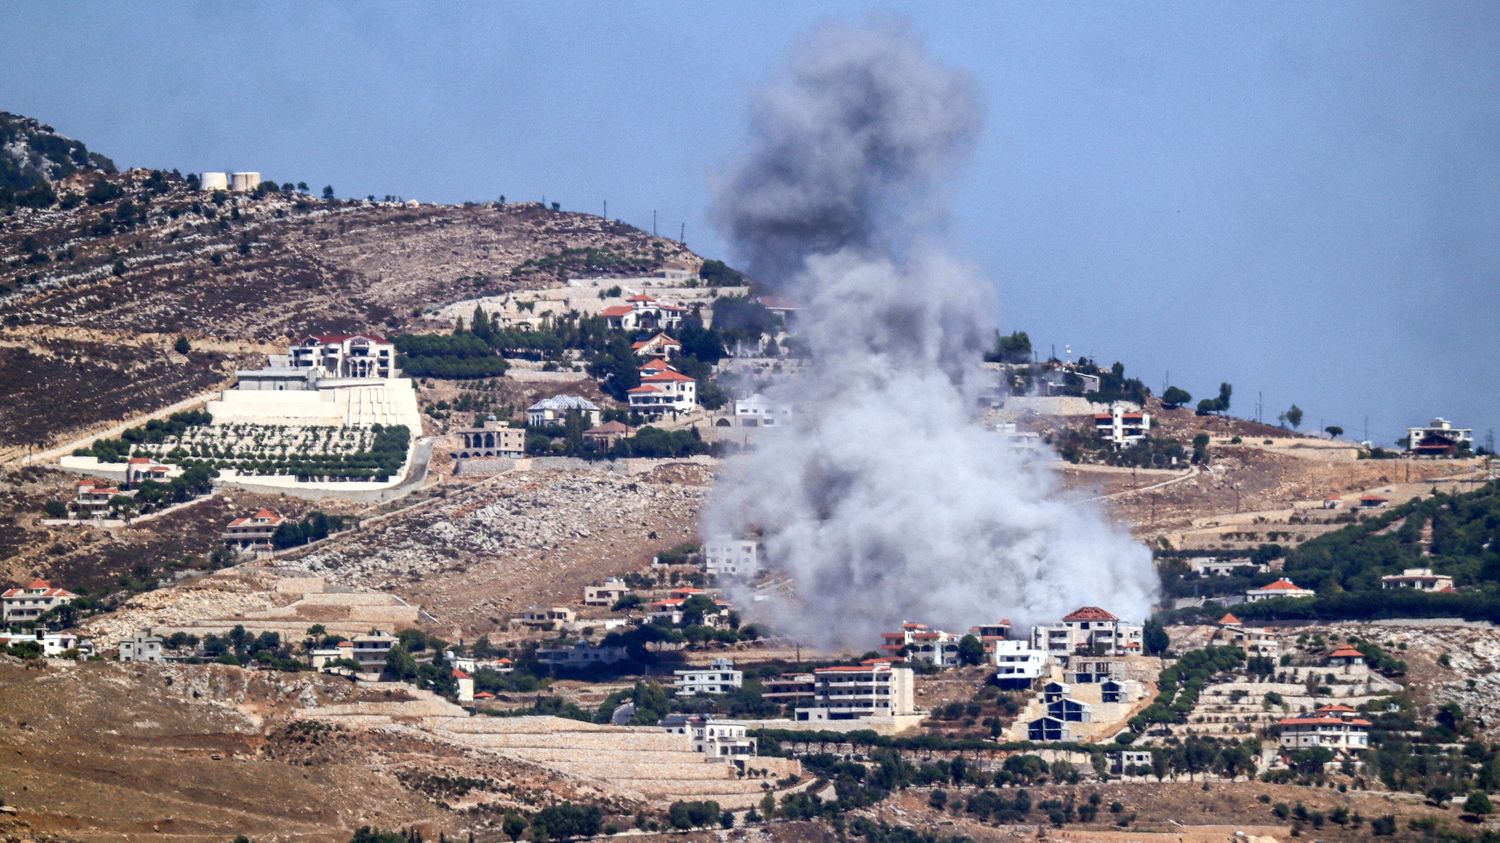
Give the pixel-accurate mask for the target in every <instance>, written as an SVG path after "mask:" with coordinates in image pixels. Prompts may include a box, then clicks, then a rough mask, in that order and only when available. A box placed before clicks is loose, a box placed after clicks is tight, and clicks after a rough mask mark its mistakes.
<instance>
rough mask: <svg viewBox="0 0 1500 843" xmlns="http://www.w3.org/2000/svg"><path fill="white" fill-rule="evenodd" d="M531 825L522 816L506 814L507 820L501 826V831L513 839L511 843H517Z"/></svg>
mask: <svg viewBox="0 0 1500 843" xmlns="http://www.w3.org/2000/svg"><path fill="white" fill-rule="evenodd" d="M529 824H530V823H527V822H526V818H525V817H523V816H521V815H520V814H506V815H505V820H504V821H503V822H502V823H501V824H500V830H501V831H502V832H504V833H505V836H506V837H509V838H510V839H511V843H515V841H517V840H520V839H521V835H523V834H525V833H526V826H528V825H529Z"/></svg>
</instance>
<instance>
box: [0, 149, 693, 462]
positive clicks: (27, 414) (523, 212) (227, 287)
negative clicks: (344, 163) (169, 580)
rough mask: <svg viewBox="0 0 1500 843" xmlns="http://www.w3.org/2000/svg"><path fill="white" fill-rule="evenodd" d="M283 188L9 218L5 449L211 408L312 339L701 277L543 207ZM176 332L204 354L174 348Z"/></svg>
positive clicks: (146, 189) (68, 184)
mask: <svg viewBox="0 0 1500 843" xmlns="http://www.w3.org/2000/svg"><path fill="white" fill-rule="evenodd" d="M49 160H50V159H49ZM272 188H273V185H270V184H267V185H263V189H262V190H260V191H258V192H257V193H254V194H227V193H223V192H218V193H205V192H202V191H198V190H196V189H194V187H193V185H192V183H191V182H190V181H188V180H186V179H183V178H181V177H179V176H177V175H175V174H172V173H162V172H159V171H144V170H132V171H129V172H126V173H120V174H107V173H103V172H96V171H91V172H84V171H79V170H75V171H73V172H71V173H70V174H68V175H65V176H63V177H61V178H60V179H58V180H57V182H56V183H55V184H54V185H53V189H55V191H56V195H57V198H56V200H55V201H52V202H50V203H48V204H47V205H46V207H11V208H9V209H8V211H7V213H6V214H5V215H4V216H0V372H4V373H5V375H4V376H3V377H4V380H3V382H0V394H3V395H4V396H5V398H6V399H7V400H6V401H4V402H0V449H3V448H4V446H7V445H9V446H12V448H15V447H17V446H34V445H37V444H51V443H56V442H58V441H67V440H68V439H70V438H72V437H73V436H74V435H76V434H78V433H81V432H85V431H91V430H96V429H98V428H99V427H101V426H103V425H106V424H107V423H108V422H111V421H115V420H120V419H123V418H128V417H130V416H133V415H134V414H137V413H140V412H145V411H149V410H153V409H155V408H159V407H162V406H165V405H166V404H169V403H172V402H173V401H178V400H182V399H184V398H188V397H191V396H193V395H196V394H199V393H201V392H203V391H205V390H207V389H210V388H213V387H214V386H216V385H218V384H220V383H222V382H223V381H225V380H226V379H227V378H228V376H229V375H230V373H231V372H232V370H233V369H234V368H235V366H236V365H240V364H242V363H244V362H246V361H245V359H243V358H244V357H245V356H246V355H248V356H249V359H251V360H253V359H256V358H258V357H259V355H261V354H264V353H265V352H266V351H268V350H274V349H275V348H276V347H278V346H279V345H280V344H282V343H283V342H284V341H285V340H286V339H287V338H289V337H292V336H294V335H298V334H302V333H304V332H307V331H312V330H322V331H354V330H380V331H400V330H402V329H403V328H405V327H406V326H408V325H409V324H411V323H412V322H414V321H419V320H420V319H421V317H422V314H423V312H424V311H425V310H428V309H430V308H433V307H436V306H439V305H443V304H447V303H451V302H454V301H459V300H462V299H465V298H470V297H474V296H478V295H496V294H503V293H506V292H509V291H512V290H520V289H531V288H536V287H541V286H546V285H549V284H554V283H557V282H558V281H560V280H564V279H566V278H569V277H574V276H579V275H590V276H598V275H616V276H625V275H639V274H647V273H651V272H654V271H656V270H658V269H661V268H663V267H664V266H669V265H671V266H681V267H685V268H689V269H695V268H696V267H697V266H698V265H699V264H700V263H701V260H700V259H699V258H697V257H696V256H695V255H693V254H692V253H691V252H689V251H687V250H686V249H685V248H684V247H682V246H681V245H680V244H677V243H675V242H673V241H669V240H664V239H661V238H657V237H652V236H651V235H648V234H646V233H644V232H642V231H639V230H638V229H635V228H632V227H630V226H627V225H624V224H621V223H617V222H610V221H608V220H605V219H602V218H600V217H597V216H592V215H586V214H574V213H567V212H559V211H552V210H548V209H545V208H543V207H542V206H540V205H537V204H535V203H529V204H512V205H505V206H499V205H494V204H485V205H474V204H467V205H463V206H446V205H415V204H414V203H397V202H367V201H363V200H354V201H345V200H327V201H325V200H323V199H318V198H313V197H311V196H308V195H305V194H304V193H301V192H298V191H296V190H293V189H291V188H290V186H288V187H287V188H286V189H285V190H281V189H272ZM179 334H181V335H186V336H187V337H189V339H191V340H192V341H193V351H192V353H190V354H189V355H185V356H184V355H179V354H176V353H174V352H173V351H172V348H171V346H172V343H173V341H174V340H175V338H176V337H177V336H178V335H179ZM3 456H7V455H6V454H0V457H3ZM9 456H14V454H13V453H12V454H9Z"/></svg>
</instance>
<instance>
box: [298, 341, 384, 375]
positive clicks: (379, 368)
mask: <svg viewBox="0 0 1500 843" xmlns="http://www.w3.org/2000/svg"><path fill="white" fill-rule="evenodd" d="M290 364H291V368H293V369H304V370H306V369H312V370H315V371H320V372H321V373H326V374H327V375H328V376H329V377H334V378H383V379H390V378H395V377H399V376H400V373H399V372H398V371H397V369H396V346H395V345H394V344H392V343H391V342H389V341H388V340H386V339H385V338H384V337H381V336H377V335H375V334H313V335H310V336H307V337H304V338H303V339H302V341H301V342H299V343H297V344H296V345H293V346H292V347H291V359H290Z"/></svg>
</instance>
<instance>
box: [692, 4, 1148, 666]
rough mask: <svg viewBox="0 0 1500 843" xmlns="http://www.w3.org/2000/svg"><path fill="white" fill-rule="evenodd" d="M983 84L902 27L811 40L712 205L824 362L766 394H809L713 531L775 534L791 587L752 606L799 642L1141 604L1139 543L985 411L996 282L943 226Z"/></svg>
mask: <svg viewBox="0 0 1500 843" xmlns="http://www.w3.org/2000/svg"><path fill="white" fill-rule="evenodd" d="M979 123H980V120H979V108H978V106H977V103H976V98H975V96H974V94H973V92H972V86H971V85H970V83H969V81H968V79H967V78H966V77H965V76H963V75H962V74H960V73H958V72H956V71H954V70H951V69H948V68H945V67H943V66H941V65H939V64H938V63H937V62H935V61H934V60H933V59H932V58H931V57H930V56H929V55H928V54H927V53H926V51H925V50H924V49H923V47H922V46H921V45H920V44H919V43H918V42H917V41H916V39H915V38H914V37H913V36H911V35H910V34H909V33H908V32H907V31H905V30H903V29H901V28H899V27H891V26H879V27H871V28H857V29H855V28H832V29H825V30H822V31H820V32H818V33H817V34H816V35H815V36H814V37H813V38H812V39H811V40H810V41H809V42H808V43H807V44H806V45H805V46H804V47H803V48H802V49H801V50H800V51H799V52H798V53H797V54H796V55H795V56H794V58H793V61H792V63H791V66H790V69H789V71H788V72H787V73H786V74H785V76H784V77H782V78H781V79H779V80H778V81H777V82H775V83H774V84H773V85H772V86H771V87H770V88H769V90H767V91H766V92H765V93H764V96H763V97H762V98H761V99H760V100H759V103H758V105H757V107H756V110H755V112H754V119H753V121H752V124H753V129H752V134H753V145H752V147H751V149H750V152H749V154H748V155H747V157H746V158H745V159H744V160H743V161H742V162H740V163H739V164H738V166H737V167H735V168H733V169H732V171H731V172H730V173H729V174H728V175H727V177H725V178H723V179H722V180H720V181H719V182H718V184H717V186H716V197H715V200H716V215H717V219H718V220H719V221H720V224H721V225H722V226H723V227H724V228H725V230H726V231H727V232H728V234H729V236H730V237H731V238H732V242H733V244H734V247H735V249H736V250H737V252H738V256H739V257H740V258H741V259H742V260H743V261H745V262H746V264H747V266H748V267H749V268H750V270H751V272H752V274H754V275H755V276H756V277H757V278H758V279H759V280H762V281H764V282H769V283H771V284H772V285H773V286H776V287H777V288H778V289H780V290H782V291H783V292H784V293H786V294H787V295H789V296H790V297H792V298H794V299H796V300H797V302H798V304H799V305H800V306H801V310H800V312H799V313H798V315H797V319H796V323H795V333H796V335H797V336H798V337H800V338H801V339H802V340H803V341H804V342H805V343H806V345H807V348H808V351H809V352H810V355H811V362H810V364H809V366H808V367H807V368H806V369H805V370H804V371H803V372H801V373H800V374H797V375H795V376H792V377H788V378H784V379H782V380H780V381H779V382H778V383H776V384H775V385H774V386H772V387H771V388H770V389H769V390H768V396H769V397H770V398H771V399H773V400H776V401H784V402H789V403H792V404H794V405H795V406H796V408H797V415H796V417H795V420H794V424H793V425H792V426H791V427H788V428H786V429H783V430H778V431H775V432H772V431H769V430H768V431H766V433H767V434H769V435H766V436H762V438H761V441H760V443H759V446H758V447H757V448H756V449H754V450H752V451H749V452H747V453H745V454H742V455H739V456H736V457H734V458H733V459H731V460H728V461H727V462H726V464H725V466H724V468H723V471H722V472H721V475H720V477H719V480H718V483H717V485H716V486H715V489H714V492H713V494H712V495H711V496H710V499H709V501H708V503H707V506H706V508H705V511H704V516H703V523H702V532H703V535H704V536H705V537H706V538H714V537H725V536H737V535H745V534H746V533H747V532H748V531H749V530H751V529H752V528H754V529H758V530H759V531H760V532H761V535H762V536H763V539H764V543H765V549H766V558H767V559H768V561H769V562H770V564H771V565H773V566H775V567H776V568H778V569H779V570H780V571H781V572H782V573H784V574H785V576H786V577H787V579H788V580H789V585H790V587H791V589H792V590H793V591H794V592H795V595H796V596H795V597H794V598H793V599H791V600H786V601H780V600H773V601H767V602H766V603H746V604H744V605H746V608H747V610H748V611H749V612H750V613H751V615H752V616H758V617H760V618H761V619H764V620H768V621H770V622H771V623H772V624H773V625H774V626H775V627H776V628H777V629H778V630H779V631H782V632H785V633H787V634H790V635H793V636H796V637H798V638H800V639H802V640H806V641H809V642H814V643H821V644H826V645H830V646H847V647H852V648H856V649H862V648H865V647H869V646H872V644H873V643H874V636H875V635H876V634H877V633H878V632H879V631H881V629H882V628H890V626H891V625H892V624H895V623H898V622H900V621H901V620H903V619H911V620H922V621H926V622H931V623H936V624H943V625H945V626H947V627H949V628H953V629H959V630H962V629H966V628H967V627H968V626H969V625H973V624H977V623H981V622H986V621H994V620H996V619H998V618H1001V617H1009V618H1011V619H1012V620H1013V621H1015V622H1016V623H1017V624H1019V625H1023V626H1030V625H1033V624H1036V623H1045V622H1050V621H1054V620H1055V619H1057V618H1058V617H1059V616H1061V615H1062V614H1065V613H1067V612H1068V611H1071V610H1072V609H1074V608H1076V607H1078V606H1079V605H1084V604H1097V605H1101V606H1104V607H1106V608H1109V609H1110V610H1112V611H1114V612H1115V613H1116V614H1118V615H1120V616H1122V617H1125V618H1130V619H1136V620H1139V619H1141V618H1143V617H1144V616H1145V615H1146V614H1147V613H1148V612H1149V611H1150V607H1151V604H1152V602H1153V600H1154V597H1155V594H1156V590H1157V582H1158V581H1157V577H1156V574H1155V572H1154V570H1153V568H1152V564H1151V558H1150V554H1149V553H1148V551H1147V550H1146V549H1145V548H1143V547H1142V546H1140V545H1139V544H1137V543H1135V542H1134V541H1132V540H1131V539H1130V537H1129V535H1128V534H1126V533H1125V532H1124V531H1122V530H1120V529H1119V528H1117V527H1115V526H1113V525H1111V524H1110V523H1109V522H1108V520H1107V519H1106V518H1105V517H1104V516H1103V515H1102V514H1101V513H1100V512H1099V511H1098V510H1097V509H1095V508H1094V507H1093V506H1092V505H1090V504H1088V503H1086V502H1084V501H1081V500H1078V499H1069V498H1068V497H1067V496H1065V495H1063V494H1062V490H1061V488H1060V486H1059V483H1058V480H1057V477H1056V476H1055V473H1054V472H1053V470H1052V469H1051V468H1049V467H1048V466H1047V465H1046V464H1045V463H1043V462H1041V461H1038V460H1034V459H1032V458H1029V457H1027V456H1024V455H1023V454H1021V453H1019V452H1016V451H1013V450H1010V449H1006V448H1004V447H1002V444H1001V442H1000V440H999V437H998V436H997V435H996V434H995V433H994V432H992V431H987V430H985V429H984V427H983V426H982V424H981V422H980V419H979V417H978V412H977V409H976V408H977V406H978V397H979V393H980V390H981V388H982V387H983V386H984V385H986V384H992V383H993V382H994V380H995V378H994V376H993V374H990V375H986V373H985V372H984V371H983V369H982V367H981V365H980V364H981V359H982V352H983V349H984V347H985V346H986V345H987V344H988V343H989V342H991V341H992V338H993V336H994V330H995V327H996V325H995V322H994V315H995V314H996V313H997V311H998V307H997V302H996V300H995V294H994V286H993V285H992V284H991V283H989V282H988V281H987V280H986V279H985V278H984V277H983V275H982V274H981V273H979V272H977V271H976V270H975V269H974V268H973V267H971V266H969V265H968V264H966V263H964V262H963V261H960V260H958V259H956V258H954V257H952V256H950V255H948V254H946V253H945V252H944V251H943V249H942V248H941V247H940V246H939V245H938V243H937V242H936V241H935V237H934V235H933V233H932V232H931V231H930V229H932V228H933V227H934V226H933V225H932V223H933V222H934V220H935V219H936V216H935V214H934V203H935V198H936V196H937V192H938V189H939V188H940V187H941V186H942V184H943V182H944V180H945V179H946V178H947V177H948V176H950V175H951V174H952V171H953V168H954V165H955V164H957V163H959V162H961V161H962V159H963V158H964V157H965V154H966V152H967V151H968V148H969V146H970V142H971V140H972V138H973V137H974V135H975V133H976V132H977V129H978V126H979Z"/></svg>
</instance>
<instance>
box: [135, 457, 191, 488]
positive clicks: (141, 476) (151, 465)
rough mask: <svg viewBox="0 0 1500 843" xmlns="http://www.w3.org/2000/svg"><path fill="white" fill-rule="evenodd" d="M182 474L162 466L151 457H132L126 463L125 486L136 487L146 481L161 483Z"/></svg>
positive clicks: (177, 470) (179, 470) (179, 471)
mask: <svg viewBox="0 0 1500 843" xmlns="http://www.w3.org/2000/svg"><path fill="white" fill-rule="evenodd" d="M181 473H182V470H181V469H174V468H172V467H170V466H165V465H162V464H161V463H159V462H157V461H156V460H153V459H151V458H150V457H130V458H129V459H127V460H126V461H125V485H127V486H134V485H135V484H137V483H140V482H142V481H145V480H154V481H156V482H157V483H161V482H164V481H166V480H167V479H168V478H169V477H174V476H176V475H179V474H181Z"/></svg>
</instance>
